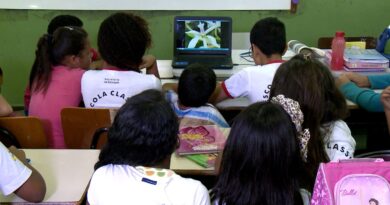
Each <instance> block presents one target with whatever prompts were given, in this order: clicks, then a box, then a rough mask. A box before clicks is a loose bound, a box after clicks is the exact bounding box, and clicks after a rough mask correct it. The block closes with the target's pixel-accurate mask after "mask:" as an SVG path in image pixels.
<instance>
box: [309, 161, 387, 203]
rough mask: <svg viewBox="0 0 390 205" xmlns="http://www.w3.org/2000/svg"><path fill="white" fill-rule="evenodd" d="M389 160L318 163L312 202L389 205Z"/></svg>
mask: <svg viewBox="0 0 390 205" xmlns="http://www.w3.org/2000/svg"><path fill="white" fill-rule="evenodd" d="M389 182H390V162H384V161H383V159H369V158H363V159H352V160H341V161H340V162H329V163H321V165H320V168H319V169H318V172H317V178H316V182H315V185H314V190H313V195H312V199H311V204H312V205H390V183H389Z"/></svg>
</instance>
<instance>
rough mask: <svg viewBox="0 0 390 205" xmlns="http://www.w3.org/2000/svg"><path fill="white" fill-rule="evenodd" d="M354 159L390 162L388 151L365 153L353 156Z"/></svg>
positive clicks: (389, 152)
mask: <svg viewBox="0 0 390 205" xmlns="http://www.w3.org/2000/svg"><path fill="white" fill-rule="evenodd" d="M355 158H382V159H383V160H385V161H390V150H379V151H374V152H366V153H362V154H359V155H355Z"/></svg>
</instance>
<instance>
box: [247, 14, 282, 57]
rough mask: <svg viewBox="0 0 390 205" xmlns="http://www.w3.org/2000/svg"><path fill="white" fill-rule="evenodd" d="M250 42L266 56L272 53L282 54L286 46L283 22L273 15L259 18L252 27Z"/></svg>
mask: <svg viewBox="0 0 390 205" xmlns="http://www.w3.org/2000/svg"><path fill="white" fill-rule="evenodd" d="M250 42H251V44H254V45H256V46H257V47H258V48H259V49H260V50H261V52H263V53H264V54H265V55H266V56H268V57H269V56H271V55H272V54H280V55H282V54H283V52H284V50H285V48H286V29H285V27H284V24H283V22H281V21H279V20H278V19H277V18H274V17H268V18H264V19H261V20H259V21H258V22H256V24H255V25H254V26H253V27H252V30H251V32H250Z"/></svg>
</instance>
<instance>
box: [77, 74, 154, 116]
mask: <svg viewBox="0 0 390 205" xmlns="http://www.w3.org/2000/svg"><path fill="white" fill-rule="evenodd" d="M148 89H157V90H161V82H160V80H159V79H158V78H156V77H155V76H154V75H149V74H142V73H137V72H135V71H117V70H89V71H87V72H85V73H84V75H83V77H82V79H81V92H82V94H83V100H84V104H85V107H93V108H117V107H121V106H122V105H123V104H124V103H125V101H126V99H127V98H129V97H131V96H133V95H136V94H138V93H141V92H142V91H144V90H148Z"/></svg>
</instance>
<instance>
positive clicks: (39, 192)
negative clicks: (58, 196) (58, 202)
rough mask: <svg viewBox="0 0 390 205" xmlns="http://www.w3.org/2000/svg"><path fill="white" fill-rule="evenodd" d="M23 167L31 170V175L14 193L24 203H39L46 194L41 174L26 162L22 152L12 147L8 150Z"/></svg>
mask: <svg viewBox="0 0 390 205" xmlns="http://www.w3.org/2000/svg"><path fill="white" fill-rule="evenodd" d="M8 149H9V151H10V152H11V153H12V154H13V155H15V156H16V157H17V158H18V159H19V160H20V161H21V162H22V163H23V164H24V165H25V166H27V167H28V168H29V169H31V171H32V173H31V175H30V177H29V178H28V179H27V181H26V182H25V183H24V184H23V185H22V186H21V187H19V188H18V189H17V190H16V191H15V192H14V193H15V194H16V195H18V196H19V197H21V198H23V199H24V200H26V201H30V202H41V201H42V200H43V199H44V197H45V194H46V184H45V181H44V179H43V177H42V176H41V174H40V173H39V172H38V171H37V170H36V169H35V168H34V167H32V166H31V165H30V164H29V163H28V162H27V160H26V155H25V153H24V151H22V150H18V149H16V148H15V147H14V146H11V147H10V148H8Z"/></svg>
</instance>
